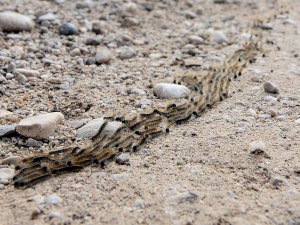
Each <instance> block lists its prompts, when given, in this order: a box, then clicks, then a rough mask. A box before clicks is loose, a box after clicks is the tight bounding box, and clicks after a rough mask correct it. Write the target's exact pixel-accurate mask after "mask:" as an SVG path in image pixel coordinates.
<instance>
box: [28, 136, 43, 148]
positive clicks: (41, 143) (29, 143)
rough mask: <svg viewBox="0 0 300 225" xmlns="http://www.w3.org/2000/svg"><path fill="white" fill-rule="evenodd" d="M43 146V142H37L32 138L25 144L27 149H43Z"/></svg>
mask: <svg viewBox="0 0 300 225" xmlns="http://www.w3.org/2000/svg"><path fill="white" fill-rule="evenodd" d="M42 145H43V142H41V141H36V140H34V139H32V138H28V139H27V140H26V142H25V146H27V147H41V146H42Z"/></svg>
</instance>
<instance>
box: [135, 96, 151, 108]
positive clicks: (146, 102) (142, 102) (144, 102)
mask: <svg viewBox="0 0 300 225" xmlns="http://www.w3.org/2000/svg"><path fill="white" fill-rule="evenodd" d="M151 104H152V101H151V100H150V99H146V98H142V99H140V100H139V101H138V106H147V105H151Z"/></svg>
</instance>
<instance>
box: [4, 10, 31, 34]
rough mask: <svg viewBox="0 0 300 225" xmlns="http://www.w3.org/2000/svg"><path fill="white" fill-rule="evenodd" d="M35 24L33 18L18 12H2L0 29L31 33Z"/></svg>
mask: <svg viewBox="0 0 300 225" xmlns="http://www.w3.org/2000/svg"><path fill="white" fill-rule="evenodd" d="M33 27H34V23H33V21H32V19H31V18H29V17H27V16H24V15H22V14H19V13H16V12H10V11H6V12H0V29H1V30H3V31H8V32H11V31H12V32H20V31H31V30H32V29H33Z"/></svg>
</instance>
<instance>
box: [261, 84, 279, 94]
mask: <svg viewBox="0 0 300 225" xmlns="http://www.w3.org/2000/svg"><path fill="white" fill-rule="evenodd" d="M264 90H265V92H267V93H272V94H277V93H278V92H279V90H278V88H277V87H276V85H275V84H274V83H272V82H271V81H267V82H265V83H264Z"/></svg>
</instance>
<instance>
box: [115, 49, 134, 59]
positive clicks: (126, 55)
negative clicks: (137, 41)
mask: <svg viewBox="0 0 300 225" xmlns="http://www.w3.org/2000/svg"><path fill="white" fill-rule="evenodd" d="M135 56H136V52H135V51H134V50H133V49H132V48H126V49H122V51H121V53H120V55H119V57H120V59H122V60H123V59H130V58H133V57H135Z"/></svg>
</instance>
